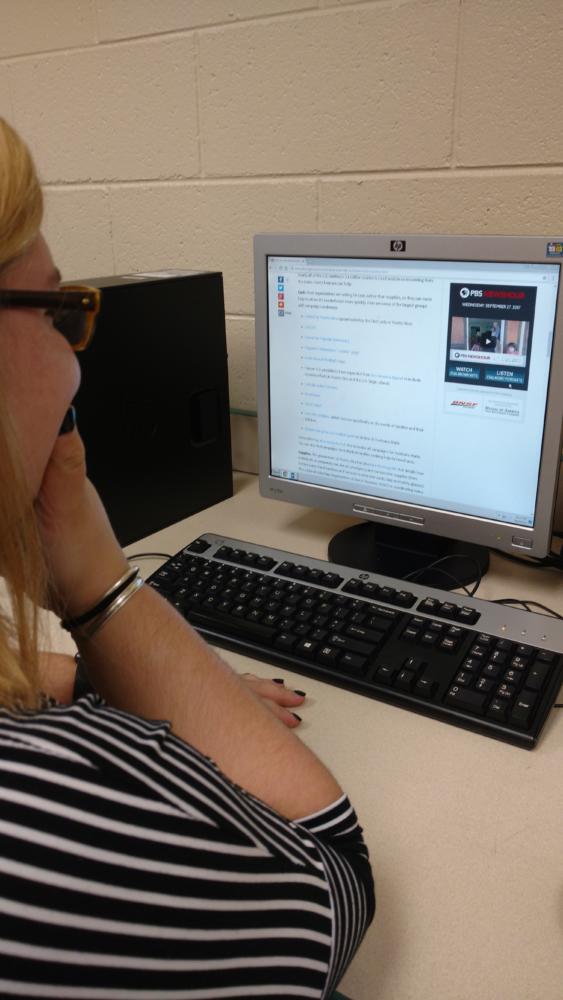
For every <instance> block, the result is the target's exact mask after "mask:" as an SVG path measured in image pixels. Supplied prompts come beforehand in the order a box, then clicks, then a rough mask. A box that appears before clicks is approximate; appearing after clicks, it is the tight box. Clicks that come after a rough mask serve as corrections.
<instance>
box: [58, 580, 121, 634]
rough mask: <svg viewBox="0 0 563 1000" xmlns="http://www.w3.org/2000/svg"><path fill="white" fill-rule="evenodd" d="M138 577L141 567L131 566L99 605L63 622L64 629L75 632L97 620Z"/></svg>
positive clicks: (107, 591) (101, 599) (102, 598)
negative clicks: (94, 619)
mask: <svg viewBox="0 0 563 1000" xmlns="http://www.w3.org/2000/svg"><path fill="white" fill-rule="evenodd" d="M138 575H139V567H138V566H130V567H129V569H128V570H127V572H126V573H124V574H123V576H121V577H120V578H119V580H118V581H117V583H114V584H113V585H112V586H111V587H110V588H109V590H106V592H105V594H104V595H103V596H102V597H101V598H100V600H99V601H98V603H97V604H95V605H94V607H93V608H90V610H89V611H85V612H84V613H83V614H81V615H77V617H76V618H66V619H64V620H63V621H61V625H62V627H63V628H64V629H66V631H67V632H74V630H75V629H77V628H79V627H80V626H81V625H85V624H86V622H89V621H91V620H92V619H93V618H97V617H98V615H99V614H101V613H102V611H105V609H106V608H107V607H109V606H110V604H111V603H112V601H113V600H114V599H115V598H116V597H118V596H119V594H121V593H122V591H124V590H125V588H126V587H127V586H128V584H130V583H131V581H132V580H134V579H135V577H137V576H138Z"/></svg>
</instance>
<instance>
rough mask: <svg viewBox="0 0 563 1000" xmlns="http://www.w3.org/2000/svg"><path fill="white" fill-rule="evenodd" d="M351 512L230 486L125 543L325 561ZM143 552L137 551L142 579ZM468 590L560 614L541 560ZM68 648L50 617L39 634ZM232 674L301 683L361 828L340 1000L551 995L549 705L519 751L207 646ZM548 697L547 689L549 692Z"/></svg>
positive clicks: (553, 763)
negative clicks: (350, 952)
mask: <svg viewBox="0 0 563 1000" xmlns="http://www.w3.org/2000/svg"><path fill="white" fill-rule="evenodd" d="M349 523H351V519H349V518H345V517H343V516H340V515H335V514H330V513H326V512H320V511H315V510H309V509H306V508H301V507H299V506H296V505H295V504H289V503H284V502H277V503H272V502H271V501H269V500H265V499H263V498H262V497H260V495H259V492H258V483H257V477H256V476H252V475H243V474H240V473H236V474H235V494H234V496H233V497H232V498H231V499H229V500H225V501H223V502H222V503H219V504H217V505H216V506H214V507H211V508H208V509H207V510H204V511H201V512H200V513H198V514H194V515H193V516H191V517H189V518H187V519H186V520H184V521H180V522H179V523H178V524H176V525H173V526H171V527H169V528H166V529H164V530H162V531H160V532H158V533H157V534H154V535H151V536H150V537H149V538H146V539H144V540H142V541H140V542H138V543H135V545H133V546H131V547H130V548H129V550H128V552H130V553H131V554H134V553H141V552H148V551H158V552H168V553H174V552H176V551H178V549H180V548H181V547H182V546H183V545H184V544H185V543H187V542H190V541H191V540H193V539H194V538H196V537H197V536H198V535H200V534H202V533H203V532H208V531H209V532H217V533H221V534H225V535H230V536H231V537H233V538H239V539H243V540H247V541H253V542H256V543H260V544H265V545H269V546H273V547H278V548H281V549H286V550H288V551H294V552H296V553H300V554H302V555H310V556H314V557H317V558H326V549H327V544H328V541H329V539H330V538H331V537H332V536H333V535H334V533H335V532H336V531H338V530H339V529H340V528H343V527H346V525H347V524H349ZM159 564H160V563H159V561H158V560H154V559H152V560H151V559H143V560H141V562H140V565H141V566H142V568H143V574H144V575H145V576H149V575H150V573H152V572H153V571H154V570H155V569H156V568H157V567H158V566H159ZM479 596H480V597H482V598H484V599H489V600H490V599H494V598H497V597H522V598H528V599H530V600H536V601H540V602H541V603H543V604H546V605H547V606H549V607H551V608H553V609H554V610H556V611H559V613H562V614H563V579H562V578H561V575H560V573H558V572H554V571H545V570H544V571H538V570H535V569H526V568H524V567H521V566H517V565H515V564H514V563H511V562H509V561H507V560H505V559H503V558H501V557H499V556H493V557H492V560H491V568H490V570H489V572H488V574H487V575H486V576H485V578H484V579H483V582H482V584H481V587H480V589H479ZM55 644H56V645H57V648H59V649H69V650H70V649H72V646H71V644H70V641H69V639H68V637H67V636H66V633H61V632H59V630H58V626H57V624H55V623H54V624H53V628H52V630H51V646H52V647H53V646H54V645H55ZM221 655H223V656H224V657H225V659H226V660H227V661H228V662H229V663H230V664H231V665H232V666H233V668H234V669H235V670H237V671H240V672H245V671H250V672H253V673H255V674H257V675H259V676H263V677H272V676H284V677H285V681H286V684H288V685H292V686H296V687H298V688H300V689H302V690H305V691H306V692H307V701H306V702H305V705H304V707H303V710H302V712H301V714H302V717H303V722H302V725H301V727H300V729H299V735H300V737H301V739H303V740H304V741H305V742H306V743H307V744H309V745H310V746H311V747H312V749H313V750H314V751H315V752H316V753H318V754H319V756H320V757H322V759H323V760H324V762H325V763H326V764H327V765H328V766H329V767H330V768H331V769H332V770H333V771H334V773H335V775H336V777H337V778H338V780H339V781H340V782H341V784H342V786H343V787H344V788H345V790H346V791H347V792H348V793H349V795H350V797H351V799H352V801H353V803H354V805H355V807H356V809H357V811H358V814H359V817H360V821H361V823H362V826H363V828H364V832H365V837H366V840H367V843H368V846H369V849H370V853H371V858H372V862H373V866H374V870H375V877H376V890H377V912H376V916H375V920H374V922H373V924H372V926H371V928H370V929H369V931H368V933H367V936H366V938H365V940H364V942H363V944H362V946H361V948H360V950H359V952H358V954H357V955H356V957H355V959H354V961H353V962H352V965H351V967H350V969H349V970H348V973H347V974H346V976H345V978H344V980H343V981H342V982H341V984H340V987H339V988H340V990H341V991H342V992H343V993H344V994H345V995H347V996H349V997H351V998H353V1000H561V995H562V986H561V984H562V983H563V947H562V943H563V850H562V847H561V844H562V835H563V709H557V708H554V709H553V710H552V712H551V715H550V717H549V719H548V722H547V724H546V726H545V728H544V730H543V733H542V735H541V738H540V741H539V743H538V746H537V747H536V748H535V749H534V750H532V751H526V750H522V749H519V748H517V747H514V746H510V745H507V744H505V743H501V742H498V741H496V740H493V739H490V738H488V737H485V736H482V735H477V734H474V733H471V732H467V731H465V730H463V729H459V728H457V727H454V726H451V725H448V724H445V723H442V722H439V721H436V720H433V719H430V718H426V717H424V716H422V715H418V714H415V713H414V712H409V711H405V710H403V709H401V708H398V707H396V706H393V705H388V704H384V703H383V702H380V701H375V700H372V699H370V698H365V697H362V696H360V695H357V694H353V693H351V692H349V691H345V690H342V689H341V688H337V687H333V686H331V685H329V684H325V683H322V682H320V681H318V680H314V679H312V678H310V677H304V676H303V675H299V674H296V673H295V674H292V673H290V672H289V671H285V670H283V671H282V672H281V673H280V668H279V667H272V666H270V665H268V664H266V663H263V662H260V661H258V660H255V659H250V658H247V657H243V656H240V655H237V654H235V653H232V652H225V651H223V652H222V654H221ZM561 697H562V696H561V695H560V697H559V699H558V701H561Z"/></svg>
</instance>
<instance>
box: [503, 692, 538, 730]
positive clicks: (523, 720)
mask: <svg viewBox="0 0 563 1000" xmlns="http://www.w3.org/2000/svg"><path fill="white" fill-rule="evenodd" d="M537 697H538V696H537V694H535V692H533V691H523V692H522V694H521V695H520V697H519V698H517V699H516V704H515V705H514V708H513V709H512V712H511V713H510V721H511V722H512V723H514V725H515V726H518V727H520V728H522V729H527V728H528V727H529V725H530V722H531V719H532V715H533V714H534V709H535V707H536V701H537Z"/></svg>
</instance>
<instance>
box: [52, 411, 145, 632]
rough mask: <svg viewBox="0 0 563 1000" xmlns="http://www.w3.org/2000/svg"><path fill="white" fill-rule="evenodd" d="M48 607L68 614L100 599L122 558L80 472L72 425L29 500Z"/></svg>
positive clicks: (81, 458)
mask: <svg viewBox="0 0 563 1000" xmlns="http://www.w3.org/2000/svg"><path fill="white" fill-rule="evenodd" d="M35 509H36V514H37V521H38V525H39V531H40V535H41V539H42V542H43V548H44V552H45V558H46V560H47V565H48V568H49V579H50V584H51V588H52V593H51V607H52V610H54V611H57V612H58V613H63V614H65V615H70V616H72V617H74V616H75V615H79V614H82V613H83V612H84V611H87V610H88V609H89V608H90V607H92V606H93V605H94V604H96V602H97V601H99V600H100V598H101V596H102V595H103V594H104V593H105V591H106V590H108V589H109V588H110V587H111V586H112V585H113V584H114V583H115V582H116V580H118V579H119V577H120V576H122V575H123V573H124V572H125V571H126V569H127V566H128V563H127V560H126V558H125V556H124V554H123V552H122V550H121V547H120V545H119V543H118V541H117V539H116V537H115V535H114V533H113V529H112V527H111V524H110V522H109V518H108V516H107V514H106V511H105V509H104V506H103V504H102V501H101V500H100V497H99V496H98V493H97V492H96V490H95V488H94V486H93V485H92V483H91V482H90V480H89V479H88V477H87V474H86V459H85V454H84V445H83V443H82V440H81V438H80V435H79V434H78V431H77V430H73V431H71V432H70V433H67V434H61V435H59V437H58V438H57V440H56V442H55V446H54V448H53V451H52V453H51V457H50V459H49V463H48V465H47V468H46V470H45V475H44V477H43V482H42V483H41V488H40V490H39V494H38V496H37V498H36V501H35Z"/></svg>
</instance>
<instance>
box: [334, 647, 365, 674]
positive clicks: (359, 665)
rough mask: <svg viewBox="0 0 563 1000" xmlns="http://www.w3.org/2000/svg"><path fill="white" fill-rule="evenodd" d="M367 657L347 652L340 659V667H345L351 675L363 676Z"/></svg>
mask: <svg viewBox="0 0 563 1000" xmlns="http://www.w3.org/2000/svg"><path fill="white" fill-rule="evenodd" d="M366 662H367V660H366V657H365V656H358V654H357V653H349V652H345V653H343V654H342V656H341V657H340V662H339V664H338V665H339V667H345V668H346V671H347V672H349V673H351V674H363V673H364V670H365V665H366Z"/></svg>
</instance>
